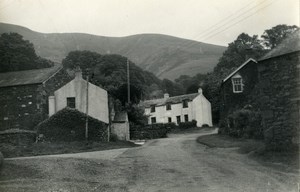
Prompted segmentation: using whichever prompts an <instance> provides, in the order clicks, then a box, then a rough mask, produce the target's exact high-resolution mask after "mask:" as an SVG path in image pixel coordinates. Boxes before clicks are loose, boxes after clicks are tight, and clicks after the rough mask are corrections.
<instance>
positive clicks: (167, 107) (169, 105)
mask: <svg viewBox="0 0 300 192" xmlns="http://www.w3.org/2000/svg"><path fill="white" fill-rule="evenodd" d="M166 109H167V111H168V110H171V104H170V103H167V105H166Z"/></svg>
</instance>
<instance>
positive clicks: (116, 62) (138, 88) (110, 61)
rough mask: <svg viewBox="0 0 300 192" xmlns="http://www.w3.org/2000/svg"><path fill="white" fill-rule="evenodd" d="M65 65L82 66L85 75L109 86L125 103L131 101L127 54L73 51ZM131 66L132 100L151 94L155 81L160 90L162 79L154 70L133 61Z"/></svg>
mask: <svg viewBox="0 0 300 192" xmlns="http://www.w3.org/2000/svg"><path fill="white" fill-rule="evenodd" d="M62 64H63V66H64V68H67V69H71V70H72V69H75V68H76V67H78V66H79V67H80V68H81V69H82V70H83V72H84V74H83V76H84V78H86V75H87V74H89V76H90V78H89V79H90V81H91V82H92V83H94V84H96V85H98V86H100V87H103V88H104V89H106V90H107V91H108V92H109V93H110V94H111V95H112V96H113V97H114V98H115V99H118V100H120V101H121V102H122V104H123V106H124V104H125V103H126V102H127V58H126V57H123V56H121V55H114V54H111V55H101V54H99V53H96V52H91V51H72V52H70V53H69V54H68V55H67V57H66V58H65V59H63V61H62ZM129 66H130V67H129V68H130V88H131V91H130V92H131V102H132V103H138V102H139V101H140V99H141V98H146V96H145V95H146V94H148V93H149V91H148V90H149V89H150V87H151V85H152V84H156V85H159V86H158V87H157V89H160V86H161V81H160V80H159V79H158V78H157V77H155V76H154V75H153V74H152V73H150V72H147V71H144V70H142V69H140V68H139V67H138V66H136V65H135V64H134V63H132V62H130V61H129ZM87 69H89V70H87ZM87 71H89V73H87ZM152 88H153V87H152ZM152 91H154V90H152Z"/></svg>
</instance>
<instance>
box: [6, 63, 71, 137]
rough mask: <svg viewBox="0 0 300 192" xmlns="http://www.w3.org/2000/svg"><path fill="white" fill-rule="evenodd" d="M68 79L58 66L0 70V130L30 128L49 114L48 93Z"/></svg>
mask: <svg viewBox="0 0 300 192" xmlns="http://www.w3.org/2000/svg"><path fill="white" fill-rule="evenodd" d="M70 80H71V78H70V76H69V75H68V74H67V73H66V71H64V70H63V68H62V67H61V66H60V65H55V66H53V67H50V68H43V69H35V70H25V71H15V72H7V73H0V131H4V130H9V129H25V130H32V129H33V128H34V126H35V125H37V123H39V122H40V121H41V120H43V119H45V118H47V116H48V96H49V95H51V94H52V93H53V92H54V90H56V89H58V88H60V87H62V86H63V85H65V84H66V83H67V82H69V81H70Z"/></svg>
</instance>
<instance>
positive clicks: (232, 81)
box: [220, 31, 300, 148]
mask: <svg viewBox="0 0 300 192" xmlns="http://www.w3.org/2000/svg"><path fill="white" fill-rule="evenodd" d="M299 59H300V32H299V31H296V32H295V33H293V34H292V35H290V36H289V37H288V38H287V39H285V40H284V41H283V42H282V43H281V44H279V45H278V46H277V47H276V48H274V49H273V50H271V51H270V52H269V53H267V54H266V55H265V56H263V57H262V58H260V59H259V60H258V61H255V60H253V59H250V60H248V61H246V62H245V63H244V64H242V65H241V66H240V67H239V68H238V69H237V70H235V71H234V72H233V73H231V74H230V75H229V76H228V77H226V78H225V79H224V80H223V82H222V86H221V106H220V109H221V121H222V120H225V119H226V117H228V115H229V114H230V113H232V112H234V111H235V110H237V109H241V108H243V107H244V106H245V105H251V106H252V107H253V109H254V110H255V111H259V112H261V116H262V128H263V132H264V137H265V140H266V141H267V142H268V143H269V144H270V146H272V147H275V148H276V147H283V146H289V144H292V143H294V144H295V143H299V126H300V121H299V120H300V115H299V114H300V63H299Z"/></svg>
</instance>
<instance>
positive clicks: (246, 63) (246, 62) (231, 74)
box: [222, 58, 257, 83]
mask: <svg viewBox="0 0 300 192" xmlns="http://www.w3.org/2000/svg"><path fill="white" fill-rule="evenodd" d="M251 61H252V62H254V63H257V61H255V60H254V59H252V58H250V59H248V60H247V61H245V62H244V63H243V64H242V65H240V66H239V67H238V68H237V69H236V70H234V71H233V72H232V73H230V75H228V76H227V77H226V78H225V79H223V81H222V83H224V82H225V81H227V80H228V79H230V77H232V76H233V75H234V74H236V73H237V72H238V71H239V70H240V69H242V68H243V67H244V66H246V65H248V63H251Z"/></svg>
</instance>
